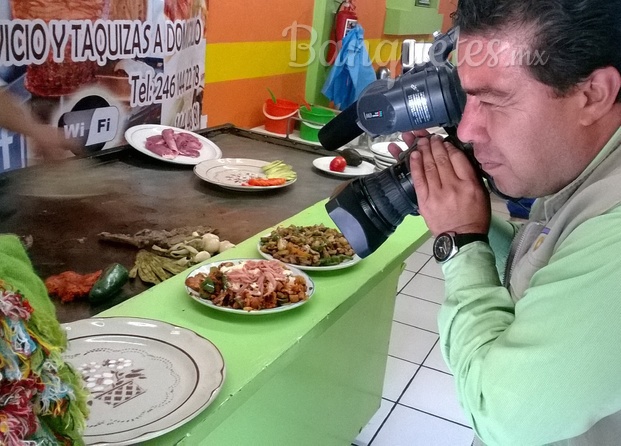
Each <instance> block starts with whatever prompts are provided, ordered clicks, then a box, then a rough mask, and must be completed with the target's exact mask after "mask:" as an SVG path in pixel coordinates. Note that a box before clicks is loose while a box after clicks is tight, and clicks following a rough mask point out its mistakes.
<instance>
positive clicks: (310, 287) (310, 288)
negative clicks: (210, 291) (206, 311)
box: [185, 259, 315, 316]
mask: <svg viewBox="0 0 621 446" xmlns="http://www.w3.org/2000/svg"><path fill="white" fill-rule="evenodd" d="M246 260H255V261H256V260H260V259H230V260H221V261H220V262H213V263H208V264H206V265H202V266H199V267H198V268H196V269H195V270H193V271H192V272H190V274H188V276H187V277H193V276H195V275H196V274H199V273H208V272H209V270H210V269H211V268H212V267H214V266H218V265H220V264H221V263H224V262H232V263H233V264H235V265H238V264H240V263H242V262H245V261H246ZM281 263H282V262H281ZM287 268H289V269H290V270H291V271H292V272H293V275H294V276H303V277H304V279H306V296H307V297H306V299H304V300H302V301H300V302H297V303H295V304H288V305H282V306H280V307H276V308H268V309H265V310H254V311H246V310H237V309H235V308H229V307H220V306H218V305H214V304H213V303H212V302H211V301H210V300H209V299H202V298H201V297H200V295H199V294H198V293H197V292H196V291H194V290H193V289H192V288H190V287H188V286H186V287H185V290H186V292H187V293H188V294H189V295H190V297H191V298H192V299H194V300H195V301H196V302H198V303H201V304H203V305H205V306H207V307H209V308H213V309H214V310H219V311H224V312H226V313H236V314H244V315H248V316H257V315H262V314H272V313H280V312H283V311H288V310H293V309H294V308H297V307H299V306H301V305H304V304H305V303H306V302H308V301H309V300H310V298H311V297H312V295H313V293H314V292H315V283H314V282H313V280H312V279H311V278H310V277H309V276H308V274H306V273H305V272H303V271H301V270H300V269H299V268H297V267H295V266H291V265H287Z"/></svg>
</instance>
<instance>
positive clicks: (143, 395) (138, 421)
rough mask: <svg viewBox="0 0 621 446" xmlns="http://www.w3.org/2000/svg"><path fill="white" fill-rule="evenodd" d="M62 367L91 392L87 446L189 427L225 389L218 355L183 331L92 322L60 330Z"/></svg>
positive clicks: (150, 323) (144, 322) (142, 322)
mask: <svg viewBox="0 0 621 446" xmlns="http://www.w3.org/2000/svg"><path fill="white" fill-rule="evenodd" d="M63 328H64V329H65V330H66V332H67V338H68V340H69V347H68V349H67V351H66V352H65V353H64V355H63V356H64V359H65V360H66V361H67V362H69V363H70V364H72V365H73V366H74V367H75V368H76V369H77V370H78V372H79V373H81V374H82V376H83V377H84V380H85V382H86V386H87V388H88V389H89V390H90V392H91V396H90V399H89V405H90V411H91V414H90V417H89V419H88V420H87V426H86V430H85V432H84V436H83V438H84V441H85V442H86V444H88V445H103V444H106V445H129V444H135V443H138V442H142V441H146V440H150V439H152V438H156V437H158V436H160V435H163V434H165V433H167V432H170V431H172V430H173V429H175V428H177V427H179V426H181V425H182V424H184V423H186V422H188V421H189V420H191V419H192V418H194V417H195V416H196V415H198V414H199V413H200V412H201V411H202V410H203V409H205V408H206V407H207V406H209V404H210V403H211V402H212V401H213V400H214V399H215V397H216V396H217V395H218V392H219V391H220V388H221V386H222V383H223V382H224V376H225V366H224V359H223V358H222V355H221V354H220V351H219V350H218V349H217V348H216V346H215V345H213V344H212V343H211V342H210V341H208V340H207V339H205V338H203V337H201V336H199V335H198V334H196V333H194V332H193V331H190V330H187V329H185V328H180V327H175V326H173V325H170V324H167V323H165V322H161V321H154V320H149V319H140V318H125V317H111V318H91V319H83V320H79V321H76V322H71V323H68V324H63Z"/></svg>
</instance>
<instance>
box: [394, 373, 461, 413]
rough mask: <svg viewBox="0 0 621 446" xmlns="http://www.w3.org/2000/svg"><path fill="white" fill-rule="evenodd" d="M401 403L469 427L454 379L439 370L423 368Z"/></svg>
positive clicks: (406, 391)
mask: <svg viewBox="0 0 621 446" xmlns="http://www.w3.org/2000/svg"><path fill="white" fill-rule="evenodd" d="M399 403H400V404H403V405H405V406H409V407H412V408H414V409H419V410H422V411H424V412H427V413H432V414H434V415H438V416H440V417H442V418H446V419H448V420H452V421H455V422H457V423H461V424H464V425H468V420H467V419H466V417H465V415H464V411H463V410H462V408H461V406H460V405H459V403H458V401H457V394H456V393H455V382H454V380H453V377H452V376H451V375H447V374H446V373H442V372H438V371H437V370H432V369H428V368H426V367H421V368H420V370H419V371H418V372H417V373H416V376H415V377H414V380H413V381H412V383H411V384H410V386H409V387H408V388H407V389H406V390H405V393H404V394H403V396H402V397H401V400H399Z"/></svg>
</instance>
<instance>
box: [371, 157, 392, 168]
mask: <svg viewBox="0 0 621 446" xmlns="http://www.w3.org/2000/svg"><path fill="white" fill-rule="evenodd" d="M375 165H376V166H377V168H378V169H380V170H384V169H387V168H389V167H391V166H392V164H388V163H383V162H381V161H380V160H378V159H375Z"/></svg>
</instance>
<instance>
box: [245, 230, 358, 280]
mask: <svg viewBox="0 0 621 446" xmlns="http://www.w3.org/2000/svg"><path fill="white" fill-rule="evenodd" d="M270 234H271V233H268V234H265V235H264V237H266V236H268V235H270ZM257 251H259V254H261V255H262V256H263V258H265V259H267V260H278V259H274V257H273V256H272V255H271V254H268V253H267V252H263V251H261V241H260V240H259V242H258V243H257ZM361 260H362V258H360V257H359V256H358V254H354V256H353V258H352V259H351V260H346V261H345V262H341V263H339V264H338V265H329V266H310V265H296V264H295V263H287V262H283V263H284V264H285V265H287V266H289V267H290V268H291V267H293V268H297V269H300V270H302V271H333V270H336V269H343V268H349V267H350V266H354V265H355V264H356V263H358V262H359V261H361ZM281 261H282V260H281Z"/></svg>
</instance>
